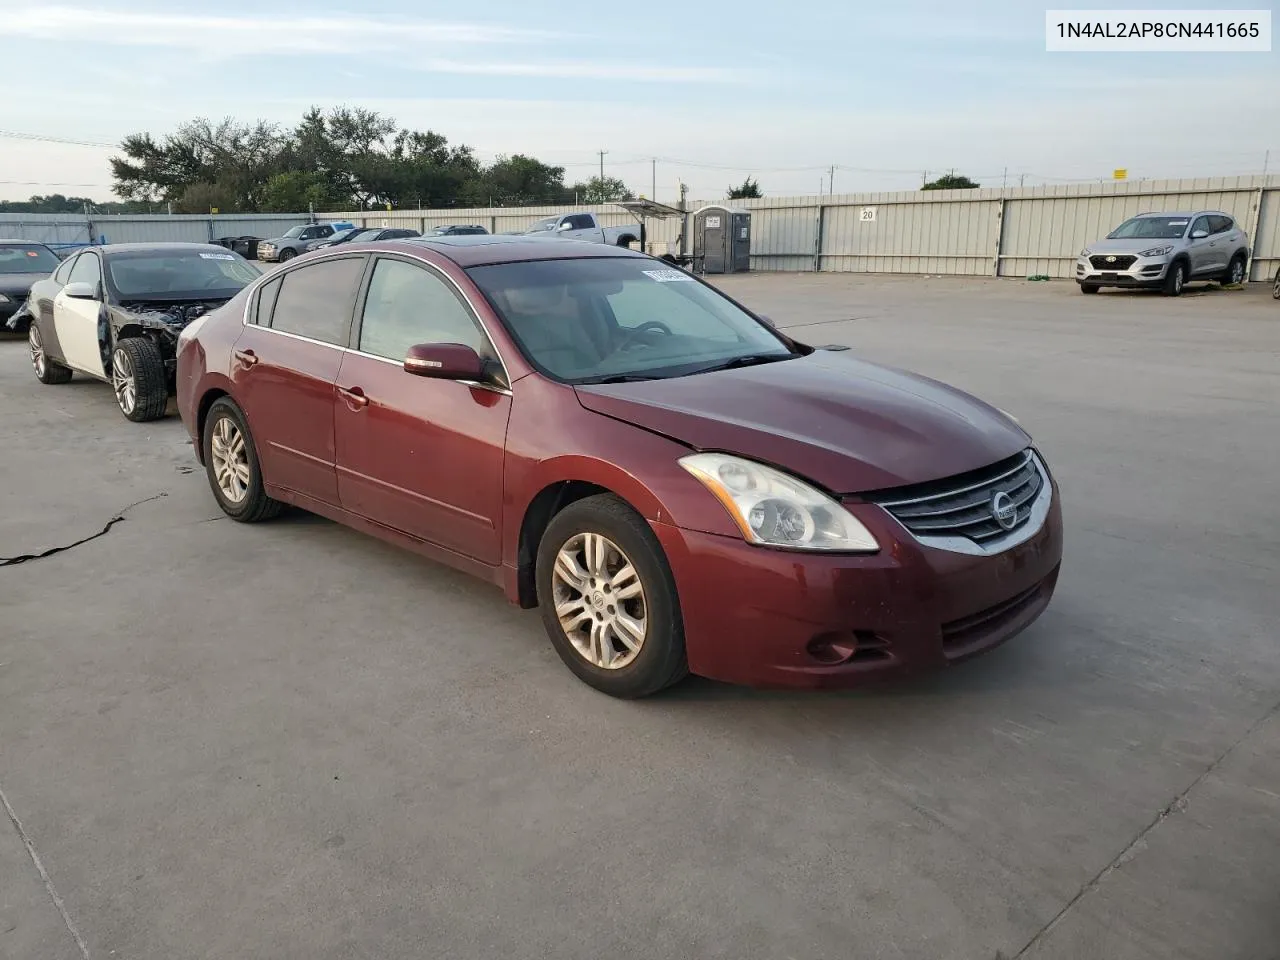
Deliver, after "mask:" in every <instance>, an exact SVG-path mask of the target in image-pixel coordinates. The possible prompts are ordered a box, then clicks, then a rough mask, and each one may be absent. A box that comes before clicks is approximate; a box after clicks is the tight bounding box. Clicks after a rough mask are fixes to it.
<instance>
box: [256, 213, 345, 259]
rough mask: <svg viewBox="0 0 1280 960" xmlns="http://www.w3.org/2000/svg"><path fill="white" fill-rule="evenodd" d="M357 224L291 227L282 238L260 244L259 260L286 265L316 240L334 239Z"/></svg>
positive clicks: (318, 224) (341, 222) (312, 224)
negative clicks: (340, 232)
mask: <svg viewBox="0 0 1280 960" xmlns="http://www.w3.org/2000/svg"><path fill="white" fill-rule="evenodd" d="M354 229H355V224H354V223H348V222H346V221H345V220H343V221H338V222H334V223H308V224H303V225H300V226H297V227H291V228H290V229H288V230H286V231H285V232H284V233H283V234H282V235H281V236H278V237H276V238H274V239H272V240H263V241H262V242H261V243H259V244H258V259H259V260H264V261H266V262H267V263H284V262H285V261H288V260H292V259H293V258H294V257H296V256H297V255H298V254H300V253H306V252H307V248H308V246H309V245H310V244H311V243H312V242H314V241H316V240H325V239H328V238H329V237H332V236H333V235H334V234H335V233H337V232H338V231H339V230H354Z"/></svg>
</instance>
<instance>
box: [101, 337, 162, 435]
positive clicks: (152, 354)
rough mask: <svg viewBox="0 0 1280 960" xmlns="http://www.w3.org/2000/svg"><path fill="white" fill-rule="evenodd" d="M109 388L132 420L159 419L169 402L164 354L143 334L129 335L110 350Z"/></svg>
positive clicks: (117, 402) (121, 408) (141, 421)
mask: <svg viewBox="0 0 1280 960" xmlns="http://www.w3.org/2000/svg"><path fill="white" fill-rule="evenodd" d="M111 387H112V389H113V390H115V393H116V404H117V405H118V406H119V407H120V412H121V413H123V414H124V415H125V416H126V417H128V418H129V419H130V420H132V421H133V422H134V423H143V422H145V421H147V420H159V419H160V418H161V417H163V416H164V408H165V406H166V405H167V404H168V403H169V388H168V387H167V386H166V384H165V372H164V357H162V356H161V355H160V348H159V347H158V346H157V345H156V344H155V343H154V342H153V341H151V340H148V339H146V338H145V337H129V338H128V339H127V340H121V341H120V342H119V343H117V344H116V348H115V350H114V351H112V353H111Z"/></svg>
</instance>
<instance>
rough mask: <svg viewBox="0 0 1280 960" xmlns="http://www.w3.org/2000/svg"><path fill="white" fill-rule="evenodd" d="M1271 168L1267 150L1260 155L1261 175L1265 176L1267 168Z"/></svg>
mask: <svg viewBox="0 0 1280 960" xmlns="http://www.w3.org/2000/svg"><path fill="white" fill-rule="evenodd" d="M1269 166H1271V151H1270V150H1268V151H1267V152H1266V153H1264V154H1263V155H1262V175H1263V176H1264V177H1265V176H1266V175H1267V167H1269Z"/></svg>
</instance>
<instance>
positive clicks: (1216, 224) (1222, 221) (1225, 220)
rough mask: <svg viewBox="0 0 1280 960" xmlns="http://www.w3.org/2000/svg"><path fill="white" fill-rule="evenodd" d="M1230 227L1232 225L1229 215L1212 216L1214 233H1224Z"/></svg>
mask: <svg viewBox="0 0 1280 960" xmlns="http://www.w3.org/2000/svg"><path fill="white" fill-rule="evenodd" d="M1231 227H1232V223H1231V218H1230V217H1214V218H1213V232H1214V233H1226V232H1227V231H1228V230H1230V229H1231Z"/></svg>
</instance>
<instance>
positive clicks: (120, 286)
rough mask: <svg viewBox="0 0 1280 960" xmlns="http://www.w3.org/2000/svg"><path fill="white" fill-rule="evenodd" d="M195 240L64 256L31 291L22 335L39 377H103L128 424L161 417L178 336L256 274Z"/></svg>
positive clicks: (44, 379) (127, 245)
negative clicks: (26, 326)
mask: <svg viewBox="0 0 1280 960" xmlns="http://www.w3.org/2000/svg"><path fill="white" fill-rule="evenodd" d="M261 275H262V274H261V272H260V271H259V270H258V269H256V268H255V267H253V266H252V265H250V264H249V263H248V262H247V261H246V260H245V259H244V258H243V257H241V256H240V255H239V254H236V253H233V252H231V251H229V250H226V249H224V248H223V247H219V246H215V245H213V244H204V243H121V244H111V245H107V246H103V247H95V248H93V249H90V250H84V251H81V252H80V253H79V254H77V255H76V256H74V257H71V258H68V259H67V260H66V261H64V262H63V263H62V264H61V265H59V266H58V268H57V270H55V271H54V273H53V275H52V276H51V277H48V278H46V279H44V280H40V281H38V282H37V283H35V284H34V285H33V286H32V288H31V299H30V307H31V313H32V319H31V325H30V329H29V330H28V332H27V339H28V343H29V345H30V349H31V365H32V367H34V369H35V373H36V377H37V378H38V379H39V380H40V382H41V383H48V384H53V383H66V382H67V381H68V380H70V379H71V377H72V374H73V372H74V373H82V374H86V375H88V376H90V377H93V378H95V379H97V380H105V381H107V382H108V383H110V384H111V385H112V388H113V389H114V390H115V397H116V403H117V404H118V405H119V407H120V411H121V413H123V414H124V415H125V416H126V417H128V418H129V419H130V420H135V421H142V420H155V419H157V418H159V417H162V416H164V411H165V405H166V404H167V403H168V399H169V397H170V396H171V395H172V394H173V386H174V369H175V350H176V348H177V342H178V334H179V333H180V332H181V331H182V330H183V329H184V328H185V327H186V326H187V324H189V323H190V322H191V321H192V320H194V319H195V318H196V317H200V316H203V315H204V314H206V313H208V312H209V311H210V310H214V309H217V308H218V307H220V306H222V305H223V304H224V303H226V302H227V301H228V300H230V299H231V298H232V297H234V296H235V295H236V294H237V293H239V292H240V291H241V290H243V289H244V288H245V287H246V286H248V285H249V284H250V283H251V282H252V281H254V280H255V279H257V278H258V277H260V276H261Z"/></svg>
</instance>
